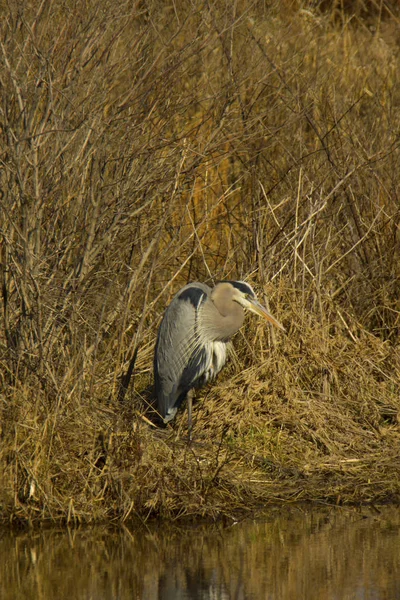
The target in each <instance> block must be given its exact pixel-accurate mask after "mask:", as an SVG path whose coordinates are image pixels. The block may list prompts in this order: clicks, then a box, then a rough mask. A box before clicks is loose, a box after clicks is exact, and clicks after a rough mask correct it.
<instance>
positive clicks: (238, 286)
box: [218, 281, 285, 331]
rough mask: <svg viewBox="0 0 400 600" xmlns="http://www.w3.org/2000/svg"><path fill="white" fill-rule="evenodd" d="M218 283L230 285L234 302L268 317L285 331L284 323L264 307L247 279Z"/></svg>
mask: <svg viewBox="0 0 400 600" xmlns="http://www.w3.org/2000/svg"><path fill="white" fill-rule="evenodd" d="M218 285H220V286H222V285H224V286H229V288H230V294H231V299H232V300H233V302H237V303H238V304H240V305H241V306H242V307H243V308H244V309H245V310H249V311H251V312H252V313H255V314H256V315H259V316H260V317H263V318H264V319H266V321H268V322H269V323H271V324H272V325H275V327H278V328H279V329H282V331H285V328H284V327H283V325H281V323H279V321H277V320H276V319H275V317H273V316H272V315H271V314H270V313H269V312H268V311H267V309H266V308H264V306H262V305H261V304H260V303H259V302H258V300H257V298H256V295H255V293H254V290H253V288H252V287H251V285H249V284H248V283H246V282H245V281H223V282H221V283H220V284H218ZM227 291H228V289H227Z"/></svg>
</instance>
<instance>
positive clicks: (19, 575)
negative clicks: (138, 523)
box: [0, 508, 400, 600]
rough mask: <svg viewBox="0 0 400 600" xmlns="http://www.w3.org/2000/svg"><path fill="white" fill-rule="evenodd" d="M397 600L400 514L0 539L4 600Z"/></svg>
mask: <svg viewBox="0 0 400 600" xmlns="http://www.w3.org/2000/svg"><path fill="white" fill-rule="evenodd" d="M22 598H23V599H24V600H30V599H35V600H38V599H43V600H53V599H54V600H55V599H57V600H67V599H68V600H71V599H81V598H82V599H88V600H89V599H93V600H117V599H118V600H125V599H128V598H129V600H132V599H140V600H157V599H158V600H189V599H190V600H192V599H193V600H231V599H232V600H233V599H234V600H253V599H254V600H258V599H264V598H265V599H271V600H272V599H273V600H286V599H293V600H302V599H306V600H313V599H316V600H317V599H318V600H320V599H327V600H330V599H332V600H333V599H335V600H336V599H337V600H346V599H349V600H350V599H351V600H354V599H357V600H358V599H360V600H361V599H362V600H386V599H387V600H393V599H395V598H400V511H399V510H398V509H395V508H387V509H384V510H383V511H382V512H381V513H380V514H377V513H372V512H369V513H366V512H364V515H362V514H360V513H358V512H348V511H344V510H341V509H331V510H326V511H317V510H313V509H298V508H297V509H295V508H293V509H291V510H284V511H274V512H273V513H269V514H268V515H267V516H265V515H264V516H263V518H262V519H259V520H257V521H254V522H253V521H246V522H244V523H241V524H236V525H233V526H231V527H227V528H222V527H217V526H215V525H214V526H208V527H203V526H201V527H192V528H190V529H185V530H182V529H179V530H178V529H172V528H171V527H167V526H164V525H159V526H158V527H156V526H151V527H149V528H148V529H140V530H129V529H122V530H109V529H108V530H107V529H99V528H95V529H81V530H72V531H71V530H69V531H61V530H50V531H41V532H33V533H19V534H9V533H8V532H7V533H4V532H3V534H2V535H1V538H0V600H19V599H22Z"/></svg>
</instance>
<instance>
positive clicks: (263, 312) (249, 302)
mask: <svg viewBox="0 0 400 600" xmlns="http://www.w3.org/2000/svg"><path fill="white" fill-rule="evenodd" d="M246 308H247V309H248V310H251V312H253V313H255V314H256V315H260V317H264V319H266V320H267V321H269V322H270V323H272V325H275V327H278V329H282V331H286V329H285V328H284V326H283V325H281V324H280V323H279V321H277V320H276V319H275V318H274V317H273V316H272V315H271V314H270V313H269V312H268V311H267V309H266V308H264V307H263V306H262V305H261V304H260V303H259V302H258V301H257V300H256V299H255V298H246Z"/></svg>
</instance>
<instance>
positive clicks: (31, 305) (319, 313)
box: [0, 0, 400, 522]
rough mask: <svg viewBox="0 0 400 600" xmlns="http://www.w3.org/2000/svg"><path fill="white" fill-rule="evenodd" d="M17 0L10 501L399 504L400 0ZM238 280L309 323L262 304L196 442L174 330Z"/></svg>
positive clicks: (138, 510) (201, 414) (27, 515)
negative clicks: (175, 411)
mask: <svg viewBox="0 0 400 600" xmlns="http://www.w3.org/2000/svg"><path fill="white" fill-rule="evenodd" d="M378 8H379V10H378ZM1 10H2V18H1V20H0V37H1V47H0V50H1V53H2V61H1V62H0V65H1V66H0V84H1V87H2V100H1V105H0V139H1V144H0V148H1V150H0V186H1V197H0V202H1V211H2V212H1V223H0V234H1V266H2V272H1V276H2V292H1V293H2V313H1V323H0V365H1V378H0V402H1V432H0V437H1V444H0V480H1V481H2V485H1V489H0V512H1V517H2V519H3V520H9V521H12V522H19V521H21V522H26V521H31V522H34V521H37V522H39V521H42V520H44V521H48V520H50V521H58V520H62V521H68V522H89V521H94V520H97V521H100V520H118V521H119V520H127V519H129V518H135V517H136V518H140V519H146V518H148V517H153V516H154V517H163V518H178V517H183V516H185V517H195V516H207V517H210V516H211V517H217V516H219V515H226V516H231V515H234V514H235V513H236V512H237V511H241V510H251V509H253V508H254V507H258V506H260V505H266V504H271V503H278V502H293V501H297V500H318V501H322V502H342V503H364V502H375V503H377V502H397V501H398V500H399V494H400V470H399V464H398V462H399V461H398V457H399V454H400V443H399V442H400V440H399V433H400V430H399V408H400V393H399V392H400V358H399V353H400V351H399V314H400V303H399V298H400V241H399V234H400V232H399V226H400V208H399V207H400V202H399V187H398V181H399V172H400V161H399V147H398V132H399V130H400V113H399V111H398V106H399V102H400V95H399V86H398V84H397V81H398V73H399V70H400V56H399V51H398V48H399V43H398V42H399V39H398V31H399V28H398V26H399V14H398V8H397V4H393V6H392V5H391V4H390V3H385V5H379V7H377V6H376V5H375V3H371V5H370V6H367V5H366V3H365V2H363V3H358V2H352V3H341V4H340V10H339V8H338V5H337V4H336V3H326V2H324V3H320V4H318V3H309V2H297V3H293V2H287V3H286V2H276V3H270V5H269V6H268V7H266V6H265V4H263V3H257V2H254V3H252V2H238V3H234V4H233V5H231V3H225V2H222V1H221V2H220V1H217V2H214V3H208V4H204V3H202V2H198V3H196V2H182V3H179V7H178V6H176V3H175V4H173V5H171V6H169V5H168V3H167V4H166V3H164V2H160V1H159V0H153V1H150V2H146V3H139V4H137V5H132V3H131V2H126V3H125V2H119V3H115V2H111V1H107V0H104V2H102V3H101V8H100V5H99V3H98V2H93V3H91V2H85V3H84V4H83V3H82V5H81V4H80V3H77V4H76V5H74V7H71V6H66V5H64V4H63V5H60V4H57V3H56V5H54V4H46V3H42V4H41V5H40V7H38V6H37V5H36V3H34V2H26V3H24V5H23V6H18V7H17V6H14V5H12V4H11V5H8V7H7V8H4V7H3V8H2V9H1ZM233 278H237V279H242V278H246V279H247V280H248V281H249V282H250V283H251V284H252V285H253V286H254V288H255V289H256V291H257V293H258V296H259V298H260V300H261V301H262V302H264V303H269V305H270V308H271V311H272V312H273V313H274V314H275V315H276V316H277V318H278V319H279V320H280V321H281V322H283V323H284V325H285V327H286V328H287V334H282V333H281V332H274V331H270V330H269V329H268V328H266V327H265V326H264V325H263V324H261V323H260V322H259V321H257V320H256V319H254V318H251V317H249V318H248V320H247V322H246V324H245V326H244V328H243V331H242V332H241V333H239V334H238V335H237V336H236V339H235V342H234V345H235V348H236V359H235V360H233V361H231V362H230V364H229V366H228V367H227V368H226V370H225V371H224V372H223V373H222V374H221V376H220V377H219V379H218V382H217V383H216V384H215V385H214V386H212V387H210V388H208V389H206V390H203V391H202V392H201V393H199V394H198V400H197V403H196V406H195V426H194V440H193V443H192V444H191V445H188V443H187V439H186V438H187V435H186V414H185V413H184V411H182V412H181V413H180V414H179V415H178V417H177V419H176V421H175V422H174V424H173V425H172V426H170V427H168V428H167V429H159V428H157V427H155V426H154V425H152V423H151V419H152V410H151V407H149V406H148V405H149V402H150V399H151V384H152V354H153V349H154V342H155V337H156V332H157V327H158V325H159V323H160V319H161V315H162V312H163V310H164V308H165V306H166V305H167V303H168V302H169V301H170V300H171V298H172V296H173V294H174V293H175V292H176V291H177V290H178V289H179V287H180V286H182V285H184V284H185V283H186V282H187V281H193V280H201V281H206V282H208V283H210V284H211V285H212V283H213V282H215V281H217V280H218V279H233Z"/></svg>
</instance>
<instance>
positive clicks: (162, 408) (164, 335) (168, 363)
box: [154, 283, 211, 420]
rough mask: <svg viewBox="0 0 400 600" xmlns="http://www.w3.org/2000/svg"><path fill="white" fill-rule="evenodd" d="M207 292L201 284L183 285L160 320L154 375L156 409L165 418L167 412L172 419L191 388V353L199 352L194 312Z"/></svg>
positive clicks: (192, 354)
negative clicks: (189, 369) (189, 368)
mask: <svg viewBox="0 0 400 600" xmlns="http://www.w3.org/2000/svg"><path fill="white" fill-rule="evenodd" d="M210 291H211V290H210V288H209V287H208V286H207V285H205V284H204V283H190V284H188V285H186V286H185V287H184V288H182V289H181V290H180V291H179V292H178V293H177V294H176V296H175V297H174V298H173V300H172V302H171V304H170V305H169V306H168V308H167V309H166V311H165V314H164V317H163V320H162V322H161V325H160V329H159V332H158V339H157V345H156V351H155V356H154V378H155V387H156V395H157V404H158V411H159V412H160V414H161V416H162V417H163V418H164V419H166V420H168V416H169V415H170V416H169V418H173V416H174V415H175V413H176V410H177V408H178V407H179V404H180V403H181V402H182V400H183V399H184V397H185V396H186V392H187V391H188V390H189V389H190V387H191V386H190V376H189V375H190V374H189V372H188V367H189V365H190V363H193V356H196V355H197V354H198V353H199V339H198V336H197V331H196V315H197V312H198V310H199V308H200V306H201V305H202V303H203V302H205V301H206V300H207V298H208V297H209V294H210ZM193 366H195V365H193ZM183 373H185V377H184V381H182V375H183Z"/></svg>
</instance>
